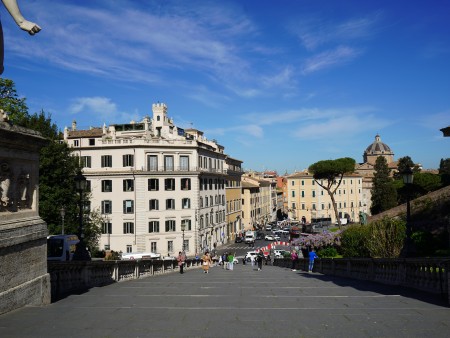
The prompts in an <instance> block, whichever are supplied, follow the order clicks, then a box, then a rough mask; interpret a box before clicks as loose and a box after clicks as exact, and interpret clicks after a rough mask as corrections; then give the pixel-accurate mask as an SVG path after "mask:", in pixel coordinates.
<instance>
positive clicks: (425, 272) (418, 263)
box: [273, 258, 450, 304]
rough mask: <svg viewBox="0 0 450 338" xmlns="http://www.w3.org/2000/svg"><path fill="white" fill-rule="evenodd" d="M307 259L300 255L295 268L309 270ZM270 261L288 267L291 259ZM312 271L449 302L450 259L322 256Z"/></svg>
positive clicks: (290, 264) (290, 265)
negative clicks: (414, 291)
mask: <svg viewBox="0 0 450 338" xmlns="http://www.w3.org/2000/svg"><path fill="white" fill-rule="evenodd" d="M308 262H309V261H308V259H299V260H298V263H297V265H296V266H295V268H296V269H301V270H305V271H308ZM273 265H275V266H281V267H289V268H291V267H292V261H291V260H290V259H289V258H284V259H275V260H274V263H273ZM314 272H319V273H323V274H325V275H331V276H339V277H344V278H352V279H360V280H367V281H373V282H377V283H382V284H389V285H399V286H405V287H408V288H413V289H417V290H422V291H425V292H429V293H434V294H441V295H442V296H443V297H445V298H446V299H447V300H448V302H449V304H450V298H449V294H450V293H449V285H450V259H427V258H422V259H414V258H409V259H382V258H378V259H364V258H351V259H350V258H349V259H346V258H337V259H333V258H323V259H318V260H316V262H315V263H314Z"/></svg>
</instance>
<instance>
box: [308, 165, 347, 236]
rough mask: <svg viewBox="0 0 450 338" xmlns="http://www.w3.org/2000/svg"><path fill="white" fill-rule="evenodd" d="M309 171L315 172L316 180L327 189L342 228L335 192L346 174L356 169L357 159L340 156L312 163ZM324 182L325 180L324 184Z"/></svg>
mask: <svg viewBox="0 0 450 338" xmlns="http://www.w3.org/2000/svg"><path fill="white" fill-rule="evenodd" d="M309 171H310V172H311V173H313V177H314V181H316V183H317V184H318V185H319V186H321V187H322V188H323V189H325V190H326V191H327V193H328V195H329V196H330V198H331V202H332V203H333V209H334V214H335V217H336V219H337V221H338V224H339V228H341V226H342V225H341V219H340V217H339V213H338V209H337V205H336V201H335V199H334V194H335V193H336V190H337V189H338V188H339V186H340V185H341V182H342V178H343V177H344V175H345V174H350V173H353V172H354V171H355V160H354V159H352V158H349V157H344V158H338V159H335V160H324V161H319V162H316V163H314V164H312V165H311V166H310V167H309ZM322 182H324V183H323V184H322Z"/></svg>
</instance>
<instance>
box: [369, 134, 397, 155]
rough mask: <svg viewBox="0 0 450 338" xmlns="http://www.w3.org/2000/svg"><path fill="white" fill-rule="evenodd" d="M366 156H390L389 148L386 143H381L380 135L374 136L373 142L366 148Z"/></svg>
mask: <svg viewBox="0 0 450 338" xmlns="http://www.w3.org/2000/svg"><path fill="white" fill-rule="evenodd" d="M365 153H366V154H367V155H388V154H392V150H391V148H389V146H388V145H387V144H386V143H383V142H381V138H380V135H376V136H375V141H374V142H373V143H372V144H371V145H369V146H368V147H367V148H366V151H365Z"/></svg>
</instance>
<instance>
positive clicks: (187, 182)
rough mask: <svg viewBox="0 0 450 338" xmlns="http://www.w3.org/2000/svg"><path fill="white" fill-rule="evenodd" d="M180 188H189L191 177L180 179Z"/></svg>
mask: <svg viewBox="0 0 450 338" xmlns="http://www.w3.org/2000/svg"><path fill="white" fill-rule="evenodd" d="M181 190H191V179H190V178H182V179H181Z"/></svg>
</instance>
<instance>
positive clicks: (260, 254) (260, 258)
mask: <svg viewBox="0 0 450 338" xmlns="http://www.w3.org/2000/svg"><path fill="white" fill-rule="evenodd" d="M263 259H264V254H263V253H262V251H260V252H259V253H258V257H257V261H258V271H261V269H262V263H263Z"/></svg>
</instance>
